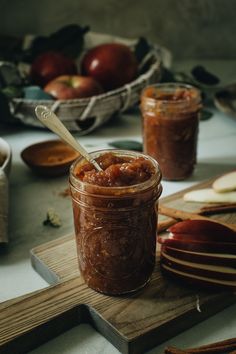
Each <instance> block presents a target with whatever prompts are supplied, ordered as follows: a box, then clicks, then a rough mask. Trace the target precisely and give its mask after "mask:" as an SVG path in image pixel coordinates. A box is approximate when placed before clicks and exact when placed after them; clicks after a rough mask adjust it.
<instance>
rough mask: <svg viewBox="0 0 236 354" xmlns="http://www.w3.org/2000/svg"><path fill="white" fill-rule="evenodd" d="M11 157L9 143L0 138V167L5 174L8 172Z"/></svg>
mask: <svg viewBox="0 0 236 354" xmlns="http://www.w3.org/2000/svg"><path fill="white" fill-rule="evenodd" d="M11 157H12V152H11V147H10V145H9V144H8V143H7V142H6V140H4V139H2V138H0V161H3V163H1V164H0V168H1V169H2V170H3V171H4V172H5V174H6V175H7V176H9V174H10V169H11Z"/></svg>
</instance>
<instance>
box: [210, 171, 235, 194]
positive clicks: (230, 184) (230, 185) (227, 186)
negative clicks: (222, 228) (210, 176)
mask: <svg viewBox="0 0 236 354" xmlns="http://www.w3.org/2000/svg"><path fill="white" fill-rule="evenodd" d="M212 187H213V189H214V190H215V191H216V192H219V193H225V192H230V191H234V190H236V171H233V172H229V173H226V174H225V175H223V176H221V177H219V178H217V179H216V180H215V182H214V183H213V184H212Z"/></svg>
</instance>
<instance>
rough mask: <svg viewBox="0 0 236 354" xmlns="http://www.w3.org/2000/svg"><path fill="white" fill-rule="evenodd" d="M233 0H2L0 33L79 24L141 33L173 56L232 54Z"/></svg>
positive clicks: (235, 41) (130, 34)
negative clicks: (162, 46) (168, 50)
mask: <svg viewBox="0 0 236 354" xmlns="http://www.w3.org/2000/svg"><path fill="white" fill-rule="evenodd" d="M235 16H236V1H235V0H179V1H178V0H143V1H140V0H120V1H119V0H57V1H55V0H40V1H35V0H0V33H1V34H8V35H19V36H22V35H25V34H29V33H31V34H50V33H51V32H53V31H56V30H57V29H58V28H60V27H62V26H64V25H66V24H70V23H78V24H81V25H90V27H91V29H92V30H93V31H96V32H104V33H110V34H113V35H120V36H123V37H138V36H141V35H142V36H145V37H147V38H148V39H149V40H151V41H152V42H155V43H158V44H161V45H164V46H166V47H167V48H169V49H170V50H171V51H172V53H173V56H174V58H175V59H187V58H195V59H197V58H204V59H216V58H217V59H234V58H236V39H235V34H236V19H235Z"/></svg>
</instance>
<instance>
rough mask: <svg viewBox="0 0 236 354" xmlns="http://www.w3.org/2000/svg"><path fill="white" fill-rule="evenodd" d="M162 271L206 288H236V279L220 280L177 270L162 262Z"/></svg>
mask: <svg viewBox="0 0 236 354" xmlns="http://www.w3.org/2000/svg"><path fill="white" fill-rule="evenodd" d="M161 269H162V271H163V272H164V273H165V274H167V275H169V276H171V277H172V278H174V279H179V280H183V281H185V282H188V283H190V284H194V285H200V286H204V287H206V288H210V289H213V288H220V289H222V290H236V281H232V280H218V279H212V278H208V277H204V276H199V275H194V274H189V273H186V272H183V271H179V270H176V269H174V268H172V267H170V266H167V265H166V264H161Z"/></svg>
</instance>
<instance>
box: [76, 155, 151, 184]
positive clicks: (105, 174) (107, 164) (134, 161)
mask: <svg viewBox="0 0 236 354" xmlns="http://www.w3.org/2000/svg"><path fill="white" fill-rule="evenodd" d="M97 162H98V163H99V165H100V166H101V168H102V169H103V171H100V172H98V171H96V170H95V169H94V168H93V166H92V165H91V164H86V165H83V166H82V167H81V169H80V170H79V171H78V172H77V176H78V178H79V179H80V180H82V181H83V182H86V183H90V184H95V185H98V186H102V187H122V186H131V185H135V184H138V183H142V182H145V181H147V180H148V179H149V178H150V177H151V176H152V175H153V174H154V169H153V167H152V164H151V163H150V162H149V161H148V160H147V159H145V158H143V157H138V158H128V157H119V156H115V155H113V154H112V153H107V154H104V155H102V156H101V157H99V158H98V159H97Z"/></svg>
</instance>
